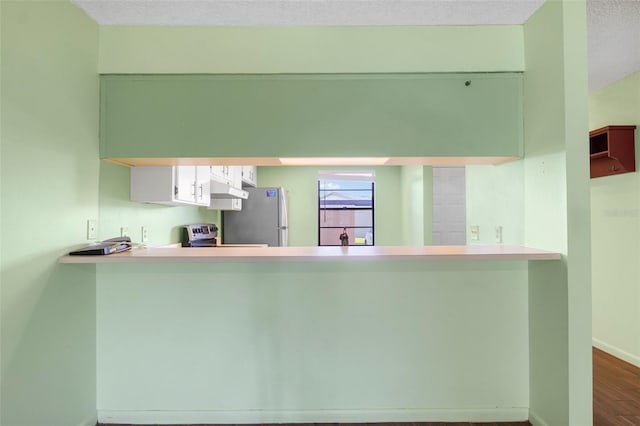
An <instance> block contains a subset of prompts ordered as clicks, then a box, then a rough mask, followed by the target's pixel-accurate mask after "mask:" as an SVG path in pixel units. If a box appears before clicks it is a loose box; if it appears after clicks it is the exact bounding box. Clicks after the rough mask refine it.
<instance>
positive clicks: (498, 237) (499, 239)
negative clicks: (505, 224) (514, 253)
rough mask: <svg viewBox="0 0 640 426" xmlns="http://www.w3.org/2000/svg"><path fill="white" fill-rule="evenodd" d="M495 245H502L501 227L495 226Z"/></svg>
mask: <svg viewBox="0 0 640 426" xmlns="http://www.w3.org/2000/svg"><path fill="white" fill-rule="evenodd" d="M496 244H502V226H500V225H498V226H496Z"/></svg>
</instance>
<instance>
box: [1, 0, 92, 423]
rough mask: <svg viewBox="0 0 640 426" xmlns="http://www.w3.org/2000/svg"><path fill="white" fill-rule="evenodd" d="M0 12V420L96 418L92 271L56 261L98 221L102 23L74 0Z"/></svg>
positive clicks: (5, 7) (12, 4)
mask: <svg viewBox="0 0 640 426" xmlns="http://www.w3.org/2000/svg"><path fill="white" fill-rule="evenodd" d="M0 10H1V13H2V21H1V25H0V27H1V32H2V36H1V39H2V40H1V43H2V47H1V49H0V51H1V55H2V57H1V61H2V76H1V83H0V84H1V86H2V97H1V103H2V104H1V108H2V115H1V123H0V124H1V125H0V128H1V135H0V140H1V141H2V147H1V179H0V182H1V190H0V192H1V193H2V206H1V211H0V216H1V221H0V235H2V239H1V242H0V245H1V250H2V257H1V258H0V294H1V298H0V299H1V309H0V310H1V332H0V335H1V338H2V344H1V348H2V350H1V352H0V354H1V369H2V371H1V374H0V376H1V378H2V383H1V392H0V394H1V398H2V399H1V401H0V405H1V406H2V413H1V415H0V424H2V425H6V426H42V425H51V426H70V425H72V426H89V425H94V424H95V423H96V419H97V417H96V376H95V372H96V347H95V341H96V340H95V339H96V320H95V313H96V310H95V308H96V298H95V295H96V290H95V284H96V275H95V266H93V265H85V266H82V265H76V266H73V267H71V268H69V267H67V266H65V265H60V264H58V257H59V256H60V255H62V254H65V253H66V252H68V251H69V250H71V249H73V248H76V247H80V246H83V245H86V244H87V243H88V241H87V240H86V223H87V219H91V218H93V219H97V217H98V191H97V189H98V171H99V160H98V137H97V136H98V117H99V115H98V106H99V79H98V75H97V72H96V68H97V61H98V26H97V24H96V23H95V22H93V21H91V20H90V19H89V18H88V17H87V16H86V15H85V14H84V13H83V12H82V11H81V10H80V9H78V8H77V7H76V6H74V5H72V4H71V3H70V2H44V1H39V2H24V1H2V2H0ZM34 232H35V234H34Z"/></svg>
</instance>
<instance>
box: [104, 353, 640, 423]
mask: <svg viewBox="0 0 640 426" xmlns="http://www.w3.org/2000/svg"><path fill="white" fill-rule="evenodd" d="M530 425H531V424H530V423H529V422H500V423H469V422H458V423H444V422H427V423H425V422H420V423H310V424H309V423H305V424H287V426H530ZM98 426H129V425H121V424H118V425H114V424H109V425H107V424H99V425H98ZM149 426H151V425H149ZM190 426H191V425H190ZM197 426H220V425H197ZM224 426H249V425H224ZM251 426H257V425H251ZM262 426H282V425H262ZM593 426H640V368H638V367H636V366H634V365H632V364H629V363H627V362H624V361H622V360H620V359H618V358H616V357H614V356H612V355H609V354H608V353H606V352H603V351H601V350H599V349H596V348H593Z"/></svg>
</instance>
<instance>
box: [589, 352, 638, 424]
mask: <svg viewBox="0 0 640 426" xmlns="http://www.w3.org/2000/svg"><path fill="white" fill-rule="evenodd" d="M593 425H594V426H640V368H638V367H636V366H634V365H632V364H629V363H626V362H624V361H622V360H620V359H618V358H616V357H614V356H612V355H609V354H608V353H606V352H603V351H601V350H599V349H596V348H593Z"/></svg>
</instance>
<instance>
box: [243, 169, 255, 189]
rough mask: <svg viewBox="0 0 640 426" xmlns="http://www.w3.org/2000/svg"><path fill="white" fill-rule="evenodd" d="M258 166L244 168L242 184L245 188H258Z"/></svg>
mask: <svg viewBox="0 0 640 426" xmlns="http://www.w3.org/2000/svg"><path fill="white" fill-rule="evenodd" d="M256 172H257V167H256V166H242V183H243V184H244V185H245V186H253V187H256V186H258V182H257V179H256Z"/></svg>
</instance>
